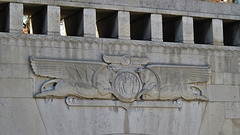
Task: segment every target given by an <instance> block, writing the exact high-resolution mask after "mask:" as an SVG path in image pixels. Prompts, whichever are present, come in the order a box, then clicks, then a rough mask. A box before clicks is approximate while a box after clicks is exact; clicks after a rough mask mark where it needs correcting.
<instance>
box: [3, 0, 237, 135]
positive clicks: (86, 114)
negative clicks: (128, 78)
mask: <svg viewBox="0 0 240 135" xmlns="http://www.w3.org/2000/svg"><path fill="white" fill-rule="evenodd" d="M1 2H2V3H1V4H0V7H1V8H0V9H1V10H0V18H1V17H2V16H5V17H3V18H5V19H1V20H0V25H1V26H0V31H1V32H0V135H33V134H34V135H65V134H69V135H106V134H111V135H117V133H119V134H121V135H122V134H134V133H135V134H139V135H140V134H147V135H238V134H240V126H239V125H240V94H239V92H240V48H239V31H240V28H239V20H240V18H239V15H240V12H238V11H239V9H240V5H235V4H224V3H210V2H202V1H197V0H191V1H190V0H42V1H36V0H1ZM69 7H71V8H69ZM73 7H74V8H73ZM37 9H39V10H37ZM40 9H41V10H40ZM36 10H37V11H38V12H41V13H42V14H41V15H39V16H36V20H37V21H36V22H38V23H35V24H33V29H35V30H36V29H40V28H41V29H40V30H39V31H41V32H40V33H38V34H23V32H22V18H23V14H31V15H32V16H34V15H36V12H35V11H36ZM76 13H77V15H76V16H74V15H75V14H76ZM72 14H74V15H72ZM66 16H67V17H66ZM109 16H110V17H109ZM116 16H117V17H116ZM102 17H103V19H102ZM60 18H62V19H65V20H67V18H71V19H73V20H74V21H72V23H73V24H74V23H76V25H73V24H72V25H71V23H70V25H66V29H68V30H69V31H70V34H69V35H71V36H60ZM78 18H82V19H78ZM105 18H107V19H105ZM139 18H140V19H139ZM102 20H103V21H102ZM143 20H144V21H143ZM32 21H33V22H32V23H34V18H32ZM40 22H41V23H40ZM70 22H71V21H70ZM98 22H101V23H99V24H98ZM112 22H114V23H112ZM65 23H67V21H65ZM169 24H170V25H169ZM96 26H97V27H98V28H97V29H96ZM110 27H111V28H110ZM133 27H134V29H133ZM74 30H78V31H74ZM96 30H98V33H102V35H101V34H99V36H100V38H98V37H97V32H96ZM138 30H139V31H138ZM109 31H111V32H109ZM105 56H106V58H105V59H104V57H105ZM114 56H115V57H114ZM107 58H109V59H111V60H108V59H107ZM125 58H126V61H125ZM146 59H147V60H146ZM34 60H36V62H37V60H39V62H41V61H42V62H43V63H44V62H45V63H47V62H49V61H50V62H49V64H45V65H44V64H43V65H41V63H36V64H35V63H34ZM128 60H129V61H130V62H129V61H128ZM145 60H146V61H147V62H145ZM118 61H120V62H119V63H118ZM54 62H56V64H55V65H56V66H55V65H51V63H54ZM76 62H77V63H80V64H86V63H87V64H86V65H89V64H91V63H95V64H96V63H101V64H102V65H107V68H106V71H105V69H104V70H101V72H100V71H99V75H98V76H97V77H98V78H97V79H96V81H97V82H96V84H95V83H94V77H93V76H94V75H92V76H91V74H90V72H89V69H84V70H86V73H87V75H85V76H87V77H86V78H87V79H89V82H91V83H88V84H90V85H92V86H91V89H90V92H87V94H88V93H91V92H92V91H93V90H98V92H99V93H101V91H100V90H102V89H101V88H99V87H98V83H99V82H100V81H101V79H105V78H106V77H108V76H107V74H108V73H111V71H114V72H115V73H116V74H117V75H116V76H114V77H113V78H112V79H113V80H110V79H107V80H104V81H107V83H109V84H110V86H112V89H113V90H112V89H111V90H109V91H107V92H108V93H107V94H108V95H104V96H102V95H101V94H100V95H99V93H98V95H97V96H92V95H90V96H89V95H84V94H80V96H79V95H77V94H74V93H71V91H70V88H71V87H70V86H63V84H65V83H64V81H68V82H71V80H69V79H66V78H65V75H66V76H69V73H65V72H64V71H61V72H60V71H59V73H60V74H61V75H62V77H58V76H57V77H54V76H53V70H52V69H57V68H58V67H60V66H61V64H62V65H64V63H70V64H69V65H68V64H65V65H64V66H66V67H67V66H69V67H71V65H73V66H75V65H74V63H76ZM84 62H85V63H84ZM125 62H126V63H125ZM134 63H135V65H134ZM136 63H138V64H136ZM34 64H35V65H34ZM58 64H59V65H60V66H59V65H58ZM49 65H51V66H55V67H54V68H52V67H50V66H49ZM156 65H157V66H156ZM48 66H49V68H48ZM154 66H156V67H157V69H156V72H155V69H154V68H151V67H154ZM45 67H47V69H48V70H49V71H48V70H47V71H46V74H43V72H44V68H45ZM75 67H76V66H75ZM115 67H116V71H115ZM202 67H206V69H205V68H203V69H202ZM38 68H39V69H38ZM76 68H78V67H76ZM170 68H174V69H176V70H177V71H176V72H175V71H174V70H170ZM178 68H179V69H181V71H180V70H179V71H178ZM195 68H200V69H202V70H203V71H204V72H200V71H202V70H199V71H198V70H197V72H191V69H195ZM36 70H37V71H36ZM119 70H120V72H119ZM140 70H143V71H150V72H151V73H154V74H149V75H150V77H149V78H150V79H152V80H150V81H152V82H153V83H156V84H155V85H154V87H151V88H149V90H148V91H147V92H149V91H150V93H146V95H144V94H143V95H142V96H141V95H140V96H141V97H137V96H138V95H136V94H135V95H134V94H133V96H132V97H131V99H129V98H126V96H123V95H121V94H120V95H117V94H115V93H114V90H116V89H117V90H118V87H117V86H115V85H114V83H116V80H117V76H120V75H121V73H131V74H133V75H135V76H137V78H140V79H139V80H140V82H139V85H141V87H142V88H143V89H139V90H140V91H143V90H144V88H146V87H145V86H146V85H147V83H148V82H147V81H144V79H143V78H142V76H141V75H142V74H141V73H145V72H141V71H140ZM182 70H184V71H182ZM77 71H78V72H79V71H80V70H78V69H77ZM164 71H166V72H164ZM170 71H171V72H170ZM104 72H105V73H106V74H105V73H104ZM182 72H184V74H180V75H182V76H181V77H180V81H182V82H178V81H175V82H174V83H171V81H174V80H175V79H176V78H179V76H178V73H182ZM206 72H207V73H206ZM173 73H174V74H173ZM175 73H176V74H175ZM188 73H190V75H192V77H195V78H197V79H199V80H198V81H191V82H188V80H191V79H192V78H190V77H187V78H186V79H185V80H186V81H185V82H184V81H183V80H184V77H185V76H188ZM200 73H202V74H200ZM79 74H80V75H79V76H80V77H83V75H82V74H84V73H79ZM89 74H90V75H89ZM71 75H72V74H71ZM73 75H74V74H73ZM89 76H90V77H89ZM153 76H155V77H153ZM91 77H92V78H91ZM55 78H57V79H60V81H59V80H57V81H56V82H55V84H54V85H52V86H50V88H47V87H46V88H45V87H42V86H45V84H46V86H48V85H47V84H48V81H49V80H52V79H55ZM81 79H83V78H78V79H77V80H76V81H77V82H80V81H79V80H81ZM98 79H100V81H99V80H98ZM110 82H111V83H110ZM128 83H129V82H128ZM168 84H171V85H174V86H179V85H180V86H185V85H186V86H189V85H191V86H194V87H195V88H197V90H200V92H201V93H200V95H197V94H199V93H194V92H196V91H194V90H193V91H191V92H193V94H194V95H189V94H191V93H187V95H185V94H186V93H185V94H184V91H185V90H189V89H188V87H187V88H186V89H184V88H183V89H182V88H181V89H180V88H179V89H176V91H174V89H170V92H169V93H170V97H169V96H165V97H164V96H163V95H164V93H161V92H164V91H163V90H165V86H166V87H168ZM61 85H62V87H61ZM76 85H77V83H76ZM76 85H74V86H76ZM95 85H96V86H95ZM113 85H114V86H113ZM149 85H150V84H149ZM58 86H59V88H58ZM93 86H94V87H93ZM124 86H126V87H127V86H131V84H129V85H124ZM79 87H80V88H81V89H80V90H79V89H78V92H85V91H86V90H88V87H87V86H85V84H84V86H83V84H80V86H79ZM149 87H150V86H149ZM57 88H58V89H57ZM61 88H63V89H61ZM189 88H192V87H189ZM41 89H42V90H41ZM60 89H61V90H63V95H61V96H57V94H59V93H57V94H55V95H54V94H52V95H51V94H48V95H47V96H42V97H36V95H37V94H39V93H40V94H41V93H47V92H46V91H47V90H52V91H57V90H60ZM146 89H147V88H146ZM104 90H105V89H104ZM127 90H128V89H127ZM69 91H70V93H69ZM152 91H153V92H152ZM171 91H172V93H171ZM48 92H49V91H48ZM151 92H152V93H151ZM154 92H155V93H154ZM197 92H198V91H197ZM159 93H160V94H159ZM169 93H167V94H169ZM64 94H65V95H67V96H73V97H74V98H76V99H75V100H73V101H71V102H70V100H69V101H68V99H69V98H68V97H67V96H66V97H65V95H64ZM138 94H139V93H138ZM175 94H180V95H179V96H178V95H177V96H176V98H171V95H175ZM188 96H190V98H187V97H188ZM192 96H193V98H192ZM194 96H196V97H194ZM197 96H204V97H206V100H205V99H200V98H199V97H197ZM164 98H165V99H164ZM83 99H84V100H83ZM177 99H179V100H177Z"/></svg>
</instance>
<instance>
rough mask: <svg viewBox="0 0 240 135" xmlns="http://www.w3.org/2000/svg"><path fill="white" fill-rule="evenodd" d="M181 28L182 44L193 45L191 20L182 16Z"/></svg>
mask: <svg viewBox="0 0 240 135" xmlns="http://www.w3.org/2000/svg"><path fill="white" fill-rule="evenodd" d="M182 25H183V26H182V27H183V43H194V37H193V35H194V34H193V18H192V17H187V16H183V17H182Z"/></svg>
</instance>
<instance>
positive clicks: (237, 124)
mask: <svg viewBox="0 0 240 135" xmlns="http://www.w3.org/2000/svg"><path fill="white" fill-rule="evenodd" d="M232 125H233V127H232V128H233V135H239V134H240V119H233V120H232Z"/></svg>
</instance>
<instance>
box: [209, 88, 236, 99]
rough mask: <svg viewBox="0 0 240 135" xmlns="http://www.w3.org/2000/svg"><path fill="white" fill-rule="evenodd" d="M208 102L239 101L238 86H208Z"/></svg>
mask: <svg viewBox="0 0 240 135" xmlns="http://www.w3.org/2000/svg"><path fill="white" fill-rule="evenodd" d="M208 90H209V100H210V101H239V100H240V98H239V86H232V85H209V88H208Z"/></svg>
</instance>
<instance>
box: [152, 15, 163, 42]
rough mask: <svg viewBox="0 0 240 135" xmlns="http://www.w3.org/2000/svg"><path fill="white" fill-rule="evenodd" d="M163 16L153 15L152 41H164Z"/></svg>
mask: <svg viewBox="0 0 240 135" xmlns="http://www.w3.org/2000/svg"><path fill="white" fill-rule="evenodd" d="M162 31H163V28H162V15H161V14H151V35H152V37H151V38H152V41H163V33H162Z"/></svg>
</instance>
